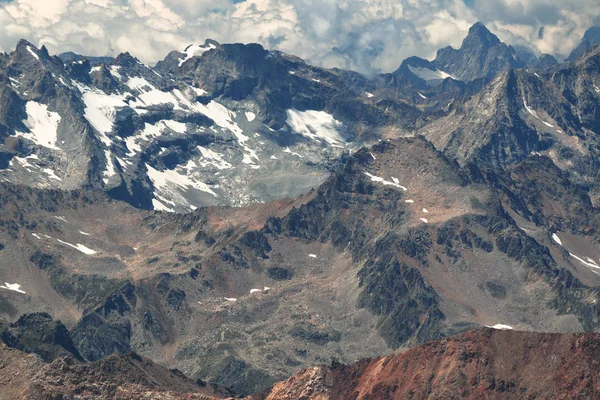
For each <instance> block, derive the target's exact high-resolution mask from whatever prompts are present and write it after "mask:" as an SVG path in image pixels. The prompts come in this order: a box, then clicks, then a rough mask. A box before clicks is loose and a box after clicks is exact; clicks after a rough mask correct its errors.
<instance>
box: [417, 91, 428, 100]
mask: <svg viewBox="0 0 600 400" xmlns="http://www.w3.org/2000/svg"><path fill="white" fill-rule="evenodd" d="M417 93H418V94H419V96H421V98H423V99H427V96H425V95H424V94H422V93H421V92H417Z"/></svg>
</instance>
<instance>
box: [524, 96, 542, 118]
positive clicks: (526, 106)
mask: <svg viewBox="0 0 600 400" xmlns="http://www.w3.org/2000/svg"><path fill="white" fill-rule="evenodd" d="M523 105H524V106H525V109H526V110H527V112H528V113H529V114H531V115H533V116H534V117H536V118H537V119H539V117H538V114H537V112H536V111H535V110H534V109H533V108H531V107H529V106H528V105H527V100H525V97H524V96H523Z"/></svg>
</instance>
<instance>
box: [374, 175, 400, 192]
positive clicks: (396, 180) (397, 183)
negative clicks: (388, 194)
mask: <svg viewBox="0 0 600 400" xmlns="http://www.w3.org/2000/svg"><path fill="white" fill-rule="evenodd" d="M365 175H367V176H368V177H369V178H371V181H373V182H379V183H383V184H384V186H388V185H389V186H394V187H396V188H398V189H402V190H404V191H405V192H406V191H407V190H408V189H407V188H405V187H404V186H402V185H400V183H399V181H398V179H396V178H394V177H392V180H393V182H391V181H386V180H385V179H383V178H380V177H378V176H375V175H372V174H370V173H368V172H365Z"/></svg>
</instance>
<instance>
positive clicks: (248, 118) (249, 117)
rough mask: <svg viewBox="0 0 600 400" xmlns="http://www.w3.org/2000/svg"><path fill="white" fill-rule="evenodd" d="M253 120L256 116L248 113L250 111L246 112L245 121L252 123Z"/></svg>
mask: <svg viewBox="0 0 600 400" xmlns="http://www.w3.org/2000/svg"><path fill="white" fill-rule="evenodd" d="M255 118H256V114H254V113H253V112H250V111H246V119H247V120H248V122H252V121H254V119H255Z"/></svg>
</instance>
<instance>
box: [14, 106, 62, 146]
mask: <svg viewBox="0 0 600 400" xmlns="http://www.w3.org/2000/svg"><path fill="white" fill-rule="evenodd" d="M25 111H26V112H27V119H26V120H23V124H24V125H25V126H26V127H27V128H28V129H29V133H24V132H16V135H15V136H21V137H24V138H26V139H29V140H31V141H33V142H34V143H35V144H37V145H39V146H43V147H47V148H49V149H52V150H60V148H58V146H56V141H57V138H58V124H59V123H60V119H61V118H60V115H58V113H55V112H52V111H48V106H47V105H45V104H40V103H37V102H35V101H28V102H27V104H26V105H25Z"/></svg>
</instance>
